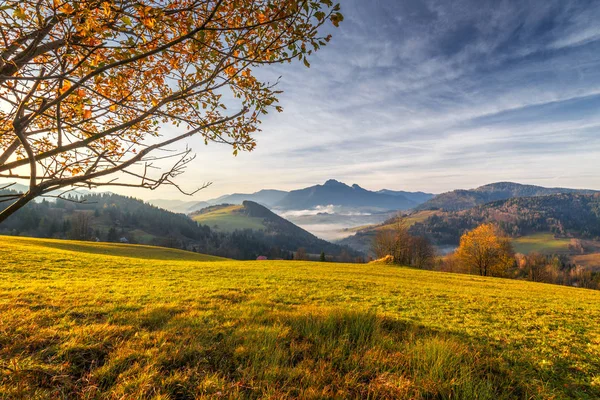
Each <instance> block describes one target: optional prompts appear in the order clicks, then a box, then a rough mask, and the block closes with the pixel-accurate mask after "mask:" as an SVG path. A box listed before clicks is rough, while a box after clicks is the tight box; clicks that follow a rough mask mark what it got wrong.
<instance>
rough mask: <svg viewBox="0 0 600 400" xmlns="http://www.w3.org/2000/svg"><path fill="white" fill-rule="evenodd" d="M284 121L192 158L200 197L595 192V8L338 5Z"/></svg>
mask: <svg viewBox="0 0 600 400" xmlns="http://www.w3.org/2000/svg"><path fill="white" fill-rule="evenodd" d="M342 3H343V4H342V6H343V12H344V14H345V16H346V20H345V21H344V23H343V24H342V26H341V28H340V29H338V30H333V31H332V33H333V34H334V40H333V41H332V43H331V44H330V45H329V46H327V47H326V48H325V49H324V50H323V51H321V52H319V53H317V55H316V57H315V58H314V59H313V60H312V62H311V63H312V68H311V69H305V68H303V67H301V66H298V65H285V66H281V67H277V68H273V69H270V70H268V71H265V74H267V75H269V76H272V77H273V79H275V78H276V77H278V76H279V75H282V76H283V78H282V80H281V89H282V90H284V91H285V93H284V94H283V95H282V96H281V102H282V105H283V106H284V108H285V112H284V113H283V114H273V115H269V116H268V117H267V118H266V119H265V121H264V124H263V132H262V133H261V134H259V135H258V137H257V138H258V148H257V150H256V151H255V152H254V153H252V154H243V155H241V156H239V157H237V158H235V159H234V158H233V157H231V155H230V150H229V149H227V148H224V147H219V146H215V145H210V146H208V147H205V146H203V145H201V144H199V143H197V142H195V141H194V140H191V141H190V143H191V145H192V147H193V148H194V149H195V150H197V151H198V159H197V161H196V163H195V164H194V167H193V169H194V171H193V173H190V174H188V175H187V176H185V177H184V179H186V180H187V182H186V183H188V184H189V185H192V186H193V185H194V184H195V183H198V182H200V181H203V180H211V181H214V182H215V184H214V185H213V187H212V188H211V189H210V190H209V191H207V192H206V193H205V196H206V197H212V196H214V195H216V194H221V193H225V192H233V191H236V192H240V191H251V190H258V189H260V188H264V187H276V188H282V189H291V188H297V187H300V186H303V185H310V184H315V183H318V182H321V181H324V180H326V179H328V178H337V179H340V180H343V181H345V182H348V183H354V182H356V183H359V184H360V185H361V186H364V187H367V188H372V189H376V188H382V187H387V188H391V189H414V190H427V191H433V192H440V191H444V190H449V189H454V188H457V187H473V186H477V185H479V184H483V183H487V182H490V181H494V180H509V179H510V180H516V181H521V182H527V183H540V184H551V185H562V186H578V187H582V186H588V187H593V188H597V189H600V177H598V176H596V174H595V171H596V170H597V168H598V161H597V160H598V159H600V135H599V134H598V132H599V127H600V120H599V117H598V116H597V115H598V109H599V108H600V29H599V28H598V23H597V21H598V20H599V18H600V3H598V2H596V1H578V0H573V1H568V2H567V1H563V0H545V1H527V2H523V1H518V0H511V1H502V2H499V1H491V0H490V1H482V0H457V1H452V2H448V1H439V0H423V1H416V0H408V1H402V2H398V1H393V0H386V1H384V0H370V1H363V0H345V1H344V2H342Z"/></svg>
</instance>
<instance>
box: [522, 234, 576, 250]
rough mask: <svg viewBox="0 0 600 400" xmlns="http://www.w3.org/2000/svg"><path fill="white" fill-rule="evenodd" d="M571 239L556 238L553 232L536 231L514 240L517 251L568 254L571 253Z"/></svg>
mask: <svg viewBox="0 0 600 400" xmlns="http://www.w3.org/2000/svg"><path fill="white" fill-rule="evenodd" d="M570 242H571V240H570V239H567V238H555V237H554V235H553V234H551V233H536V234H533V235H528V236H522V237H519V238H516V239H514V240H513V247H514V249H515V251H516V252H517V253H522V254H529V253H531V252H538V253H542V254H567V253H569V243H570Z"/></svg>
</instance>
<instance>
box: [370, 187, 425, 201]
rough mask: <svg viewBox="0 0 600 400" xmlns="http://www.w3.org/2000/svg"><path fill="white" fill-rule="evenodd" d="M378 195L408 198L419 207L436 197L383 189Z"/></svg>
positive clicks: (420, 193) (421, 193) (423, 193)
mask: <svg viewBox="0 0 600 400" xmlns="http://www.w3.org/2000/svg"><path fill="white" fill-rule="evenodd" d="M377 193H382V194H389V195H391V196H403V197H405V198H407V199H408V200H410V201H412V202H413V203H416V204H417V205H418V204H422V203H425V202H426V201H427V200H430V199H432V198H434V197H435V194H432V193H425V192H407V191H404V190H388V189H382V190H378V191H377Z"/></svg>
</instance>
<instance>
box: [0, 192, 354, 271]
mask: <svg viewBox="0 0 600 400" xmlns="http://www.w3.org/2000/svg"><path fill="white" fill-rule="evenodd" d="M3 193H4V192H3ZM277 218H279V217H277ZM297 229H300V228H297ZM302 232H303V233H302V234H299V233H298V232H295V231H293V230H289V229H288V230H287V231H285V232H282V234H281V235H278V233H277V232H276V231H269V232H268V233H266V232H262V231H251V230H239V231H235V232H232V231H218V230H214V229H211V228H210V227H208V226H205V225H199V224H198V223H197V222H196V221H193V220H192V219H190V218H189V217H188V216H186V215H182V214H174V213H172V212H169V211H166V210H163V209H160V208H158V207H154V206H152V205H150V204H147V203H144V202H143V201H142V200H138V199H135V198H131V197H124V196H119V195H115V194H109V193H104V194H99V195H86V196H69V197H68V198H67V199H57V200H56V201H54V202H50V201H47V200H44V201H41V202H32V203H29V204H28V205H27V206H26V207H24V208H23V209H21V210H19V211H18V212H17V213H16V214H15V215H13V216H11V217H10V218H9V219H8V220H7V221H5V222H4V223H2V225H0V234H9V235H19V236H32V237H43V238H57V239H78V240H90V241H96V240H99V241H105V242H120V241H126V242H128V243H137V244H147V245H154V246H163V247H171V248H178V249H185V250H192V251H195V252H200V253H204V254H212V255H215V256H221V257H227V258H235V259H256V257H258V256H260V255H265V256H268V257H269V258H288V257H291V254H290V251H295V250H297V249H298V248H299V247H303V246H304V245H306V246H308V245H310V248H311V249H312V250H314V252H316V253H317V254H320V253H321V251H326V252H327V254H329V255H336V256H337V255H341V254H342V253H343V252H344V249H342V248H341V247H340V246H336V245H332V244H331V243H327V242H324V241H319V239H317V238H315V237H314V236H312V235H310V234H309V233H308V232H305V231H302ZM308 235H310V236H308ZM299 244H300V245H299ZM316 246H319V247H322V248H317V247H316ZM307 250H308V248H307ZM348 253H349V254H350V255H353V256H356V255H358V254H357V253H356V252H354V251H349V252H348Z"/></svg>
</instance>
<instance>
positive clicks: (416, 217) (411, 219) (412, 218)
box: [345, 210, 439, 232]
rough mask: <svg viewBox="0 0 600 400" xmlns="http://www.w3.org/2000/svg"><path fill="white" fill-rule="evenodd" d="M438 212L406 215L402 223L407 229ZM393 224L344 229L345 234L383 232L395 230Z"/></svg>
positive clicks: (430, 211)
mask: <svg viewBox="0 0 600 400" xmlns="http://www.w3.org/2000/svg"><path fill="white" fill-rule="evenodd" d="M438 213H439V212H438V211H435V210H424V211H418V212H416V213H413V214H410V215H407V216H406V217H404V222H405V223H406V226H407V227H411V226H412V225H414V224H416V223H417V222H424V221H425V220H426V219H427V218H429V217H431V216H433V215H436V214H438ZM395 228H396V226H395V224H393V223H392V224H387V225H386V224H385V223H384V224H378V225H361V226H356V227H353V228H348V229H345V231H346V232H376V231H384V230H389V229H395Z"/></svg>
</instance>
